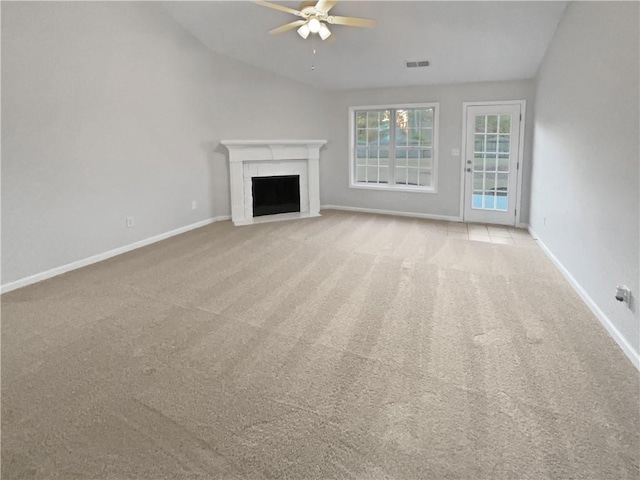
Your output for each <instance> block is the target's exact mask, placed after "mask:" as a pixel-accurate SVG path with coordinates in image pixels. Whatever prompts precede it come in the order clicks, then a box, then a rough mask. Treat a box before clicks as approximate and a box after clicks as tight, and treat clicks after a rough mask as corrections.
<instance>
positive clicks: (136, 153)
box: [2, 2, 326, 284]
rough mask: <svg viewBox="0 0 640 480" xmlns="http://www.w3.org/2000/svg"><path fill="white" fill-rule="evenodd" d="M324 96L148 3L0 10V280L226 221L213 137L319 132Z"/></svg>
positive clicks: (223, 173)
mask: <svg viewBox="0 0 640 480" xmlns="http://www.w3.org/2000/svg"><path fill="white" fill-rule="evenodd" d="M324 98H325V96H324V94H323V93H321V92H319V91H317V90H315V89H313V88H311V87H309V86H307V85H302V84H298V83H295V82H292V81H289V80H286V79H284V78H282V77H279V76H277V75H274V74H271V73H268V72H265V71H262V70H259V69H256V68H253V67H250V66H247V65H245V64H242V63H239V62H236V61H234V60H231V59H228V58H226V57H224V56H221V55H216V54H213V53H212V52H211V51H210V50H208V49H206V48H205V47H204V46H203V45H202V44H201V43H199V42H198V41H197V40H196V39H194V38H193V37H192V36H191V35H189V34H187V33H186V32H185V31H184V30H183V29H182V28H181V27H179V26H178V25H177V23H175V21H174V20H173V19H171V18H170V17H168V16H167V15H166V14H165V13H163V12H161V11H160V10H159V6H158V5H153V4H152V3H143V2H140V3H137V2H136V3H129V2H127V3H120V2H104V3H93V2H64V3H63V2H51V3H49V2H39V3H31V2H20V3H13V2H2V283H3V284H7V283H9V282H12V281H15V280H18V279H21V278H24V277H27V276H30V275H33V274H36V273H40V272H43V271H46V270H49V269H51V268H55V267H59V266H62V265H65V264H68V263H70V262H73V261H77V260H81V259H84V258H87V257H89V256H92V255H95V254H99V253H103V252H106V251H109V250H111V249H114V248H117V247H120V246H124V245H128V244H130V243H133V242H136V241H138V240H142V239H146V238H149V237H152V236H154V235H158V234H161V233H164V232H168V231H171V230H174V229H176V228H179V227H182V226H186V225H190V224H193V223H195V222H198V221H201V220H205V219H208V218H211V217H215V216H219V215H228V214H229V211H230V209H229V187H228V183H229V180H228V170H227V160H226V158H227V157H226V151H225V150H224V149H223V148H221V147H220V146H219V145H218V142H219V140H222V139H243V138H263V139H264V138H283V137H285V138H314V137H318V136H320V137H326V132H322V131H319V130H318V127H317V125H318V124H320V125H324V124H326V121H325V120H324V117H322V111H323V110H322V106H323V105H324V103H323V99H324ZM309 111H311V112H313V111H316V112H320V113H318V114H316V115H309V114H308V113H307V112H309ZM301 112H304V113H302V114H301ZM320 130H321V129H320ZM193 200H195V201H197V202H198V209H197V210H191V202H192V201H193ZM128 215H132V216H134V218H135V221H136V226H135V227H134V228H129V229H127V228H125V218H126V217H127V216H128Z"/></svg>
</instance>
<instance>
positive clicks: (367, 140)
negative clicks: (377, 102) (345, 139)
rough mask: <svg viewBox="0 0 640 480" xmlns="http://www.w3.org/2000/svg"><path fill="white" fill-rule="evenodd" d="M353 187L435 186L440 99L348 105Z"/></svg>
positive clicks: (397, 188) (428, 188) (418, 188)
mask: <svg viewBox="0 0 640 480" xmlns="http://www.w3.org/2000/svg"><path fill="white" fill-rule="evenodd" d="M349 113H350V117H351V120H350V124H351V182H350V185H351V187H355V188H375V189H389V190H412V191H414V190H419V191H429V192H435V191H436V172H437V139H438V129H437V126H438V104H437V103H429V104H419V105H397V106H383V107H352V108H350V109H349Z"/></svg>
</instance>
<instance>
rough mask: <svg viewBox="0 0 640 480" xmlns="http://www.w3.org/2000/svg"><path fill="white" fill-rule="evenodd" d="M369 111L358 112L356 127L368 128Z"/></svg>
mask: <svg viewBox="0 0 640 480" xmlns="http://www.w3.org/2000/svg"><path fill="white" fill-rule="evenodd" d="M366 126H367V112H356V128H366Z"/></svg>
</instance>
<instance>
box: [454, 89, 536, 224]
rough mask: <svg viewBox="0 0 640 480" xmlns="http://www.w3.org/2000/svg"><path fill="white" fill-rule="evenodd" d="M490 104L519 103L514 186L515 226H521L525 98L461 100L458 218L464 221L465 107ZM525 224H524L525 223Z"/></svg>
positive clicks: (525, 115) (525, 116)
mask: <svg viewBox="0 0 640 480" xmlns="http://www.w3.org/2000/svg"><path fill="white" fill-rule="evenodd" d="M490 105H519V106H520V115H521V116H522V120H520V135H519V140H520V142H519V145H518V162H519V167H518V179H517V184H516V185H517V186H516V218H515V226H516V227H522V226H523V225H522V224H521V223H520V211H521V208H520V207H521V203H522V172H523V171H524V131H525V128H526V119H527V101H526V100H499V101H494V102H462V148H461V150H460V220H461V221H462V222H464V208H465V204H464V196H465V187H466V186H465V181H466V177H467V175H465V173H466V172H465V168H466V162H465V157H466V154H467V153H466V152H467V107H487V106H490ZM525 226H526V225H525Z"/></svg>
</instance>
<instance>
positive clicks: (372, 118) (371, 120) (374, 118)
mask: <svg viewBox="0 0 640 480" xmlns="http://www.w3.org/2000/svg"><path fill="white" fill-rule="evenodd" d="M378 116H379V112H369V113H368V114H367V128H376V129H377V128H378Z"/></svg>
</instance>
